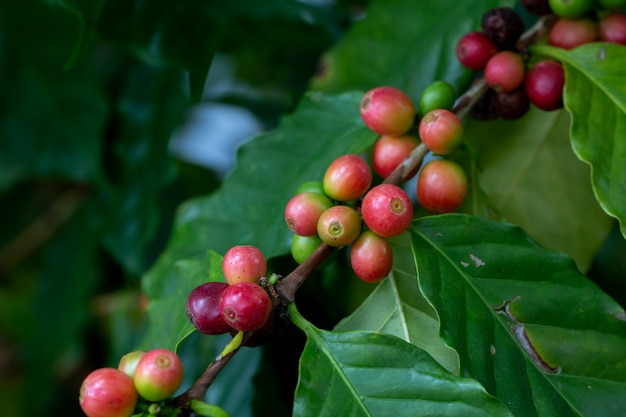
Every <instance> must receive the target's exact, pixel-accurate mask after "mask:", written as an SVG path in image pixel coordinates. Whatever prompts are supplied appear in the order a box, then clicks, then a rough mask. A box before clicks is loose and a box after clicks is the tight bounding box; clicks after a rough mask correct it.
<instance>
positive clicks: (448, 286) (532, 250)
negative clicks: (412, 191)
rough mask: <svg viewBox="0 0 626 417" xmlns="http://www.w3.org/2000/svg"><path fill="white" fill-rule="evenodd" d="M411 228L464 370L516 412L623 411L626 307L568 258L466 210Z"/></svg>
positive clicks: (423, 274)
mask: <svg viewBox="0 0 626 417" xmlns="http://www.w3.org/2000/svg"><path fill="white" fill-rule="evenodd" d="M415 226H416V227H415V229H414V230H413V231H412V236H413V237H412V240H413V251H414V255H415V261H416V264H417V269H418V277H419V280H420V287H421V289H422V291H423V292H424V295H425V296H426V298H427V299H428V300H430V301H431V302H432V304H433V306H434V307H435V309H436V310H437V313H438V314H439V317H440V322H441V336H442V337H443V339H444V341H445V342H446V343H448V344H449V345H450V346H451V347H453V348H454V349H455V350H456V351H457V352H458V354H459V357H460V362H461V373H462V374H463V375H469V376H472V377H474V378H476V379H477V380H478V381H480V382H481V383H482V384H483V385H484V386H485V388H486V389H487V390H488V391H489V392H490V393H491V394H493V395H497V397H498V398H499V399H500V400H501V401H502V402H503V403H505V404H507V405H508V406H509V408H510V409H511V411H513V413H514V414H515V415H519V416H554V415H558V416H563V417H565V416H598V417H600V416H607V415H622V414H624V412H626V396H624V393H625V392H626V315H625V314H624V310H623V309H622V308H621V307H620V306H619V305H618V304H617V303H615V301H613V300H612V299H611V298H610V297H609V296H608V295H606V294H605V293H603V292H602V291H601V290H599V289H598V287H597V286H596V285H595V284H593V283H592V282H591V281H589V280H587V279H586V278H585V277H584V276H582V275H581V274H580V273H579V272H578V271H577V269H576V267H575V265H574V263H573V261H572V260H571V259H570V258H569V257H567V256H566V255H564V254H562V253H558V252H554V251H550V250H547V249H544V248H543V247H541V246H539V245H538V244H537V243H536V242H535V241H534V240H532V239H531V238H530V237H529V236H528V235H526V234H525V233H524V232H523V231H522V230H521V229H520V228H518V227H516V226H512V225H509V224H504V223H498V222H494V221H490V220H486V219H480V218H476V217H472V216H468V215H462V214H451V215H444V216H434V217H427V218H423V219H421V220H419V221H417V222H416V225H415ZM590 397H595V398H596V399H591V398H590ZM598 398H602V400H598ZM587 401H591V402H592V403H593V404H594V405H596V407H593V406H590V403H587Z"/></svg>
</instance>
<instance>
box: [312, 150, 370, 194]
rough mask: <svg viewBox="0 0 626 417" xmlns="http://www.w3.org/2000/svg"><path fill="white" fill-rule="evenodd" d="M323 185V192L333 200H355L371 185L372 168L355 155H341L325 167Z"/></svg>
mask: <svg viewBox="0 0 626 417" xmlns="http://www.w3.org/2000/svg"><path fill="white" fill-rule="evenodd" d="M323 185H324V192H325V193H326V195H328V196H329V197H330V198H332V199H333V200H337V201H352V200H356V199H357V198H361V197H362V196H363V194H365V193H366V192H367V190H369V188H370V185H372V169H371V168H370V166H369V165H368V164H367V162H365V160H363V159H362V158H360V157H358V156H357V155H352V154H346V155H341V156H340V157H338V158H337V159H335V160H334V161H333V162H331V164H330V165H329V166H328V168H327V169H326V172H325V173H324V179H323Z"/></svg>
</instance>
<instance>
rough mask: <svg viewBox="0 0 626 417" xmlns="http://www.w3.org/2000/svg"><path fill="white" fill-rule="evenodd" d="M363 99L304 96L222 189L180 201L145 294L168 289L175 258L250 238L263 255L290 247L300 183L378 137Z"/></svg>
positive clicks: (250, 149) (246, 152)
mask: <svg viewBox="0 0 626 417" xmlns="http://www.w3.org/2000/svg"><path fill="white" fill-rule="evenodd" d="M360 97H361V94H360V93H356V92H353V93H347V94H343V95H340V96H335V97H331V96H325V95H323V94H321V93H312V94H308V95H307V96H306V97H305V98H304V99H303V101H302V102H301V104H300V107H299V108H298V109H297V111H296V112H295V113H294V114H292V115H289V116H286V117H285V118H284V119H283V120H282V121H281V123H280V125H279V127H278V128H277V129H276V130H275V131H273V132H270V133H268V134H265V135H261V136H259V137H257V138H255V139H254V140H252V141H250V142H249V143H247V144H245V145H244V146H243V147H242V148H241V149H240V151H239V157H238V161H237V167H236V169H235V171H234V172H233V173H232V175H231V176H229V177H228V178H227V179H226V180H225V181H224V183H223V184H222V186H221V188H220V189H219V190H217V191H216V192H215V193H213V194H211V195H210V196H207V197H202V198H197V199H194V200H190V201H187V202H186V203H184V204H183V205H182V206H181V207H180V210H179V212H178V215H177V219H176V223H175V226H174V231H173V235H172V238H171V241H170V243H169V245H168V247H167V249H166V250H165V252H164V253H163V254H162V256H161V258H160V259H159V261H158V262H157V264H156V265H155V266H154V267H153V268H152V270H151V271H150V272H149V274H148V275H147V276H146V277H145V279H144V285H145V288H146V291H147V292H148V294H149V295H151V296H154V295H155V294H160V293H164V292H167V291H169V288H170V285H171V283H172V282H173V281H174V279H173V277H172V275H171V272H172V269H171V266H172V264H173V263H174V262H175V261H177V260H181V259H187V258H194V257H196V258H197V257H198V256H203V254H204V253H205V252H206V250H208V249H212V250H214V251H216V252H218V253H222V254H223V253H224V252H226V250H228V249H229V248H230V247H231V246H234V245H237V244H253V245H256V246H258V247H259V248H260V249H261V250H262V251H263V253H264V254H265V256H266V257H267V258H271V257H273V256H277V255H283V254H287V253H289V251H290V242H291V236H292V233H291V231H290V230H289V228H288V227H287V226H286V225H285V224H284V220H283V211H284V207H285V204H286V203H287V201H288V200H289V198H291V196H292V195H293V193H294V191H295V188H296V187H297V186H298V184H299V183H301V182H303V181H307V180H321V179H322V177H323V174H324V171H325V170H326V166H328V164H329V163H330V162H332V160H333V159H335V158H336V157H337V156H339V155H341V154H344V153H359V152H362V151H364V150H365V149H367V148H368V147H369V146H371V144H372V143H373V142H374V140H375V139H376V135H375V134H373V133H372V132H371V131H369V130H368V129H367V128H366V127H365V126H364V125H363V122H362V120H361V118H360V114H359V100H360ZM274 272H278V273H283V272H284V271H274ZM287 272H289V271H287Z"/></svg>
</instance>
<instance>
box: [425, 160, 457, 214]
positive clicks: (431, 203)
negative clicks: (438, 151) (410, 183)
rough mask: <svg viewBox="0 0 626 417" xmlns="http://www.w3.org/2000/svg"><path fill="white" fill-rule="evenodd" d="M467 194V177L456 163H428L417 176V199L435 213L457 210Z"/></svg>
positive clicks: (438, 161)
mask: <svg viewBox="0 0 626 417" xmlns="http://www.w3.org/2000/svg"><path fill="white" fill-rule="evenodd" d="M466 194H467V176H466V175H465V172H464V171H463V168H462V167H461V166H460V165H458V164H457V163H456V162H453V161H450V160H447V159H437V160H432V161H430V162H428V163H426V164H425V165H424V166H423V167H422V170H421V171H420V173H419V174H418V176H417V199H418V201H419V203H420V204H421V205H422V207H424V208H425V209H426V210H428V211H431V212H433V213H451V212H453V211H455V210H457V209H458V208H459V207H460V206H461V204H463V201H464V200H465V195H466Z"/></svg>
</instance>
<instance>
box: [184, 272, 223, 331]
mask: <svg viewBox="0 0 626 417" xmlns="http://www.w3.org/2000/svg"><path fill="white" fill-rule="evenodd" d="M226 288H228V284H227V283H225V282H205V283H204V284H200V285H198V286H197V287H196V288H194V290H193V291H192V292H191V293H190V294H189V297H187V305H186V312H187V318H189V321H190V322H191V324H193V325H194V327H195V328H196V329H198V331H199V332H200V333H204V334H211V335H218V334H224V333H227V332H229V331H230V326H229V325H228V324H227V323H226V322H225V321H224V319H223V318H222V314H221V312H220V305H219V304H220V296H221V295H222V292H224V290H225V289H226Z"/></svg>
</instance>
